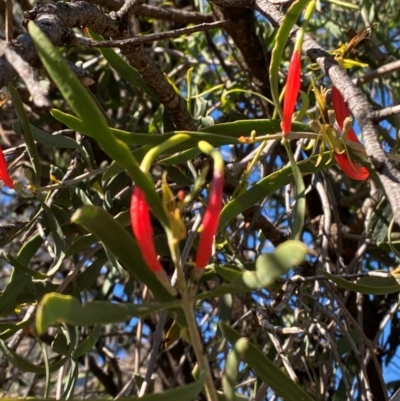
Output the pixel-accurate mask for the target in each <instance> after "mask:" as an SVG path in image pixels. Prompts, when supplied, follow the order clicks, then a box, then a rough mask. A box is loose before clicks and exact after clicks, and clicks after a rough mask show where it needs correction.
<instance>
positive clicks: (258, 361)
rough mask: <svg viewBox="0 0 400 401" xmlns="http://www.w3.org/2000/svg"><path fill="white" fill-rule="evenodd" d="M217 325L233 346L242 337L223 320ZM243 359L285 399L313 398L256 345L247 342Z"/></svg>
mask: <svg viewBox="0 0 400 401" xmlns="http://www.w3.org/2000/svg"><path fill="white" fill-rule="evenodd" d="M219 326H220V328H221V331H222V333H223V335H224V336H225V338H226V339H227V340H228V341H229V342H230V343H231V344H232V346H234V345H235V344H236V343H237V342H238V341H239V340H240V339H241V338H242V337H241V336H240V334H239V333H238V332H237V331H236V330H234V329H232V328H231V327H230V326H229V325H227V324H226V323H225V322H223V321H220V322H219ZM243 360H244V361H245V362H246V363H247V364H248V365H249V366H250V367H251V368H252V369H253V370H254V372H255V373H256V375H257V377H258V378H260V379H261V380H263V381H264V382H265V383H266V384H267V385H268V386H269V387H271V389H272V390H273V391H274V392H275V393H276V394H277V395H278V396H279V397H282V398H283V399H284V400H285V401H313V399H312V398H311V397H310V396H309V395H308V394H307V393H306V392H305V391H304V390H303V389H302V388H301V387H300V386H299V385H297V384H296V383H295V382H294V381H292V380H291V379H290V378H289V377H288V376H286V375H285V374H284V373H283V372H282V370H280V369H279V368H277V367H276V366H275V365H274V364H273V363H272V362H271V361H270V360H269V359H268V358H267V357H266V356H265V355H264V354H263V353H262V352H261V351H260V350H259V349H258V348H257V347H255V346H254V345H253V344H252V343H250V342H249V343H248V348H247V349H245V350H244V352H243Z"/></svg>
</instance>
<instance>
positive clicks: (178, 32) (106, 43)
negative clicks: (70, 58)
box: [71, 20, 232, 49]
mask: <svg viewBox="0 0 400 401" xmlns="http://www.w3.org/2000/svg"><path fill="white" fill-rule="evenodd" d="M231 23H232V22H231V21H230V20H223V21H217V22H211V23H209V24H208V23H203V24H200V25H195V26H192V27H189V28H181V29H174V30H172V31H167V32H159V33H151V34H149V35H145V36H139V37H136V38H130V39H121V40H103V41H95V40H91V39H87V38H83V37H78V36H75V38H74V39H73V40H72V42H71V45H76V46H87V47H96V48H99V47H119V48H121V49H122V48H123V47H124V46H127V45H139V44H143V43H152V42H156V41H157V40H163V39H170V38H178V37H179V36H182V35H188V34H190V33H193V32H202V31H209V30H211V29H216V28H222V27H226V26H228V25H230V24H231Z"/></svg>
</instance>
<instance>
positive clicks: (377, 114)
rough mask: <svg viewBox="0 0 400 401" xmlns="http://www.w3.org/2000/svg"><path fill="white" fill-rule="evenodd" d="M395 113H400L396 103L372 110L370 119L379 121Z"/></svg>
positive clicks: (399, 107)
mask: <svg viewBox="0 0 400 401" xmlns="http://www.w3.org/2000/svg"><path fill="white" fill-rule="evenodd" d="M397 114H400V105H399V104H396V105H395V106H390V107H386V108H384V109H381V110H373V113H372V116H371V118H372V120H374V121H375V122H377V123H378V122H380V121H383V120H386V119H387V118H388V117H392V116H395V115H397Z"/></svg>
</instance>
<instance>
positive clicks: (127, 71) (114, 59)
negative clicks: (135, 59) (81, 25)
mask: <svg viewBox="0 0 400 401" xmlns="http://www.w3.org/2000/svg"><path fill="white" fill-rule="evenodd" d="M89 35H90V37H91V38H92V39H94V40H97V41H101V40H104V39H103V37H102V36H101V35H98V34H96V33H94V32H93V31H91V30H89ZM98 50H99V52H100V53H101V54H102V55H103V56H104V58H105V59H106V60H107V61H108V63H109V64H110V66H111V67H112V68H114V70H115V71H117V72H118V74H119V75H120V76H121V77H122V78H124V79H125V80H126V81H127V82H129V83H130V84H131V85H133V86H136V87H137V88H140V89H142V90H143V91H144V92H145V93H147V94H148V95H149V96H150V97H151V98H153V99H154V100H156V101H157V102H159V100H158V96H157V95H156V93H155V92H154V91H153V89H151V88H150V87H149V86H148V85H147V83H146V81H145V80H144V79H143V78H142V76H141V75H140V74H139V72H138V71H137V70H136V69H135V68H133V67H132V66H131V65H129V64H128V63H127V62H126V61H125V60H124V59H123V58H122V57H121V56H120V55H118V54H117V53H116V52H115V50H114V49H110V48H108V47H104V48H99V49H98Z"/></svg>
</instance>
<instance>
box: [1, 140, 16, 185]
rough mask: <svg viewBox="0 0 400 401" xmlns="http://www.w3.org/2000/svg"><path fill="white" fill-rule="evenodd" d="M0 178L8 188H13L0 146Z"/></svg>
mask: <svg viewBox="0 0 400 401" xmlns="http://www.w3.org/2000/svg"><path fill="white" fill-rule="evenodd" d="M0 179H2V180H3V182H4V184H5V185H7V186H8V187H9V188H11V189H12V188H14V183H13V180H12V179H11V178H10V176H9V174H8V170H7V162H6V159H5V157H4V154H3V151H2V149H1V148H0Z"/></svg>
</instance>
